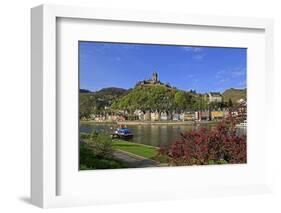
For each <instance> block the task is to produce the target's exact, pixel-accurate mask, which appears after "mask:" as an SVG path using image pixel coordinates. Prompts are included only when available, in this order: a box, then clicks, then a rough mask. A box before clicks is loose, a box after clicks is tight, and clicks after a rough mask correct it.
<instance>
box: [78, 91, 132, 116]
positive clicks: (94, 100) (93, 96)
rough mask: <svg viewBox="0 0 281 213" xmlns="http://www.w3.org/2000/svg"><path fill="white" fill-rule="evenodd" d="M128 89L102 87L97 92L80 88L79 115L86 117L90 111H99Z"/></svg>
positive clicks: (124, 93)
mask: <svg viewBox="0 0 281 213" xmlns="http://www.w3.org/2000/svg"><path fill="white" fill-rule="evenodd" d="M128 91H129V90H126V89H122V88H115V87H109V88H104V89H101V90H99V91H97V92H90V91H87V90H81V89H80V96H79V99H80V100H79V104H80V105H79V106H80V110H79V111H80V117H84V116H85V117H88V116H89V115H90V114H91V113H100V112H101V111H103V110H104V107H105V106H110V105H111V104H112V103H113V102H114V101H117V100H118V99H119V98H120V97H122V96H124V95H126V94H127V93H128Z"/></svg>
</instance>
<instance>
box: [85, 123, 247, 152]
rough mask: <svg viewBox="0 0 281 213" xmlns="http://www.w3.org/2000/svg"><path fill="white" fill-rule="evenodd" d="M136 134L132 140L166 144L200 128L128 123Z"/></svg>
mask: <svg viewBox="0 0 281 213" xmlns="http://www.w3.org/2000/svg"><path fill="white" fill-rule="evenodd" d="M126 126H127V127H128V128H129V129H130V130H131V132H132V133H133V134H134V137H133V139H131V141H133V142H135V143H141V144H146V145H152V146H158V147H161V146H166V145H170V144H171V143H172V142H173V141H174V140H176V139H177V138H178V137H179V134H180V133H181V132H185V131H190V130H192V129H194V128H198V127H196V126H193V125H180V124H179V125H171V124H169V125H167V124H161V125H147V124H146V125H126ZM202 126H204V127H207V128H211V127H212V125H210V124H204V125H202ZM117 127H118V125H117V124H81V125H80V131H81V132H86V133H90V132H92V131H93V130H96V131H98V132H99V131H106V132H109V133H113V132H114V131H115V129H116V128H117ZM238 132H239V134H246V129H245V128H244V129H239V130H238Z"/></svg>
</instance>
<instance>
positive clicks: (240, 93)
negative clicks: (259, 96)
mask: <svg viewBox="0 0 281 213" xmlns="http://www.w3.org/2000/svg"><path fill="white" fill-rule="evenodd" d="M222 96H223V99H224V101H225V102H227V101H228V100H229V99H231V101H232V103H233V104H237V101H239V100H240V99H246V97H247V90H246V89H234V88H231V89H227V90H225V91H224V92H223V94H222Z"/></svg>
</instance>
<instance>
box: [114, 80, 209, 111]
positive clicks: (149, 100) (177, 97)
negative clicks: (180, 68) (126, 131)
mask: <svg viewBox="0 0 281 213" xmlns="http://www.w3.org/2000/svg"><path fill="white" fill-rule="evenodd" d="M199 96H200V95H198V94H194V93H191V92H185V91H182V90H178V89H175V88H170V87H167V86H165V85H141V86H137V87H135V88H134V89H132V90H131V91H129V93H128V94H127V95H125V96H123V97H122V98H120V99H119V100H117V101H115V102H113V104H112V106H111V107H112V109H121V110H130V111H134V110H136V109H140V110H160V111H162V110H163V111H166V110H168V111H169V110H183V109H193V108H195V107H197V106H196V105H197V104H199V102H200V101H199V99H198V97H199ZM200 103H201V104H204V103H203V102H202V99H201V102H200Z"/></svg>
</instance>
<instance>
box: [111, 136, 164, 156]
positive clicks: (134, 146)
mask: <svg viewBox="0 0 281 213" xmlns="http://www.w3.org/2000/svg"><path fill="white" fill-rule="evenodd" d="M113 148H115V149H119V150H121V151H125V152H129V153H132V154H135V155H139V156H142V157H145V158H148V159H154V158H155V157H156V156H157V154H158V149H159V148H158V147H153V146H147V145H143V144H138V143H132V142H128V141H122V140H114V141H113Z"/></svg>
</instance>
